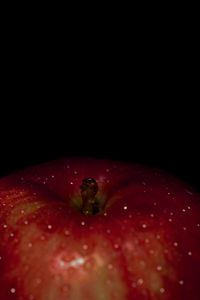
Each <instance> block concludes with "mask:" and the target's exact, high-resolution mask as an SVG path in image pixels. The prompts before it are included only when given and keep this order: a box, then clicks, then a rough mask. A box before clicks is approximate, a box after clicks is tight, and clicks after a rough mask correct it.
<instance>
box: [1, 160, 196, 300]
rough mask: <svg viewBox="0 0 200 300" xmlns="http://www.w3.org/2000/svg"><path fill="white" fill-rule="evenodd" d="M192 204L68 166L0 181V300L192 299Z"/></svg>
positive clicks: (142, 179) (110, 166)
mask: <svg viewBox="0 0 200 300" xmlns="http://www.w3.org/2000/svg"><path fill="white" fill-rule="evenodd" d="M199 289H200V195H199V194H198V193H197V192H195V191H193V190H192V189H191V188H188V186H186V185H185V184H184V183H182V182H180V181H179V180H177V179H175V178H173V177H172V176H170V175H168V174H165V173H163V172H161V171H158V170H156V169H148V168H145V167H142V166H138V165H132V164H126V163H119V162H113V161H106V160H95V159H81V158H80V159H78V158H73V159H72V158H70V159H66V160H59V161H54V162H51V163H47V164H44V165H40V166H36V167H32V168H29V169H27V170H24V171H20V172H18V173H15V174H14V175H11V176H8V177H6V178H4V179H1V180H0V299H2V300H11V299H12V300H13V299H17V300H31V299H32V300H34V299H35V300H66V299H68V300H72V299H73V300H79V299H82V300H125V299H127V300H134V299H137V300H139V299H156V300H158V299H159V300H160V299H163V300H166V299H170V300H176V299H181V300H183V299H187V300H189V299H190V300H198V299H200V290H199Z"/></svg>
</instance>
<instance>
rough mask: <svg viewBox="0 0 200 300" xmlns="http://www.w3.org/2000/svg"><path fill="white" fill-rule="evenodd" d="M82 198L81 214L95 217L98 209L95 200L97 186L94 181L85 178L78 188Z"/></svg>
mask: <svg viewBox="0 0 200 300" xmlns="http://www.w3.org/2000/svg"><path fill="white" fill-rule="evenodd" d="M80 189H81V197H82V208H81V212H82V213H83V214H84V215H95V214H97V213H98V212H99V210H100V207H99V203H98V201H97V199H96V197H95V196H96V194H97V192H98V185H97V182H96V180H95V179H93V178H85V179H83V181H82V184H81V186H80Z"/></svg>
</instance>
